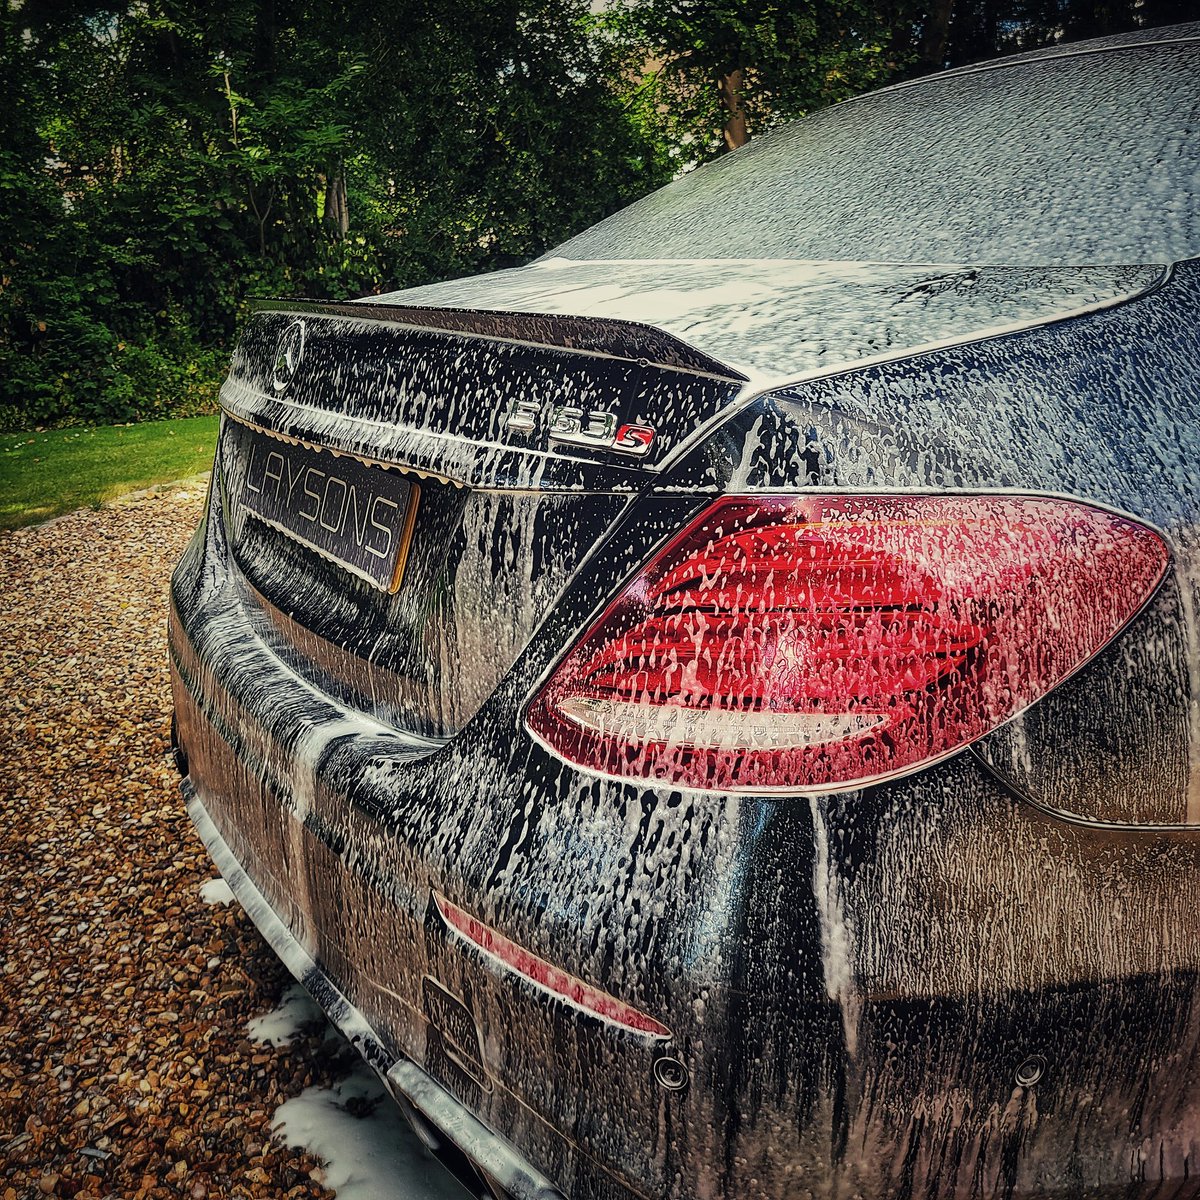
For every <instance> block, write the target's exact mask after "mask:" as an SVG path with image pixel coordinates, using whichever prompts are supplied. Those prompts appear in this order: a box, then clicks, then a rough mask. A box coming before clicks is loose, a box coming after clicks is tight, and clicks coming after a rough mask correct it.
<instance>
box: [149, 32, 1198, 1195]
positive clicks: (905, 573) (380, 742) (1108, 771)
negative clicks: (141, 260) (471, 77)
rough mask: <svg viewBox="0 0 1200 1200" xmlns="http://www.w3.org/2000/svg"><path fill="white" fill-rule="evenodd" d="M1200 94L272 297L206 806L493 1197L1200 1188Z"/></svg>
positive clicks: (857, 153) (1045, 93)
mask: <svg viewBox="0 0 1200 1200" xmlns="http://www.w3.org/2000/svg"><path fill="white" fill-rule="evenodd" d="M1198 110H1200V26H1182V27H1177V28H1175V29H1173V30H1166V31H1164V30H1156V31H1153V33H1146V34H1141V35H1129V36H1127V37H1122V38H1118V39H1112V40H1111V41H1109V42H1106V43H1090V44H1087V45H1085V46H1075V47H1056V48H1053V49H1051V50H1048V51H1043V52H1038V53H1035V54H1031V55H1027V56H1024V57H1022V58H1019V59H1014V60H1005V61H1003V62H1000V63H994V64H987V65H986V66H983V67H979V68H970V69H964V70H962V71H956V72H949V73H946V74H943V75H940V76H933V77H930V78H928V79H924V80H921V81H919V82H916V83H913V84H906V85H903V86H899V87H896V88H892V89H888V90H885V91H883V92H879V93H875V94H873V95H871V96H867V97H862V98H860V99H858V100H855V101H853V102H850V103H848V104H845V105H841V106H838V107H836V108H834V109H831V110H828V111H825V112H822V113H818V114H816V115H814V116H813V117H810V118H808V119H807V120H805V121H803V122H800V123H798V124H796V125H793V126H789V127H786V128H784V129H782V130H779V131H777V132H775V133H773V134H770V135H768V136H765V137H763V138H761V139H759V140H757V141H755V142H754V143H752V144H751V145H750V146H749V147H747V148H746V149H744V150H739V151H738V152H736V153H734V154H731V155H728V156H726V157H725V158H723V159H721V160H719V161H717V162H715V163H713V164H711V165H709V166H706V167H704V168H701V169H700V170H697V171H696V172H694V173H693V174H691V175H688V176H685V177H683V178H682V179H680V180H678V181H676V182H675V183H673V184H671V185H670V186H669V187H667V188H666V189H664V190H662V191H661V192H658V193H655V194H654V195H652V196H649V197H647V198H646V199H645V200H643V201H640V202H639V203H638V204H635V205H633V206H632V207H631V208H629V209H627V210H625V211H624V212H622V213H618V214H616V215H615V216H613V217H611V218H609V219H608V220H606V221H604V222H601V223H600V224H599V225H597V226H596V227H594V228H593V229H591V230H588V231H585V232H584V233H583V234H581V235H579V237H577V238H575V239H573V240H572V241H570V242H568V243H566V244H565V245H564V246H561V247H559V248H558V249H557V250H556V251H554V252H552V253H551V254H550V255H548V256H547V257H546V258H544V259H542V260H539V261H538V262H536V263H534V264H532V265H530V266H528V267H524V268H521V269H518V270H512V271H502V272H498V273H497V274H495V275H490V276H484V277H480V278H477V279H467V280H459V281H454V282H450V283H444V284H434V285H430V286H428V287H423V288H416V289H410V290H408V291H405V292H398V293H394V294H392V295H389V296H383V297H376V298H373V299H371V300H369V301H365V302H362V303H345V304H294V303H284V302H280V303H263V304H260V305H259V306H258V308H257V310H256V311H255V312H254V314H253V315H252V317H251V319H250V320H249V322H248V323H247V326H246V328H245V330H244V333H243V336H242V339H241V341H240V343H239V346H238V349H237V351H236V353H235V355H234V359H233V363H232V367H231V370H230V374H229V378H228V379H227V381H226V382H225V385H224V387H223V389H222V406H223V412H224V416H223V425H222V434H221V439H220V445H219V447H218V451H217V461H216V465H215V470H214V476H213V486H212V490H211V496H210V500H209V506H208V511H207V515H206V518H205V520H204V523H203V524H202V526H201V528H200V530H199V531H198V533H197V535H196V538H195V539H194V541H193V542H192V544H191V545H190V547H189V548H188V550H187V552H186V554H185V556H184V559H183V561H182V562H181V563H180V565H179V568H178V569H177V571H176V573H175V576H174V579H173V584H172V602H171V626H170V640H171V659H172V670H173V677H174V683H175V701H176V712H177V722H178V742H179V746H178V755H179V759H180V763H181V766H182V768H183V770H184V773H185V778H184V783H183V787H184V793H185V795H186V797H187V799H188V803H189V806H190V809H191V812H192V815H193V817H194V819H195V821H196V823H197V826H198V828H199V830H200V832H201V834H202V836H203V837H204V839H205V841H206V843H207V845H208V847H209V849H210V852H211V853H212V855H213V857H214V859H215V860H216V862H217V865H218V866H219V867H220V869H221V871H222V873H223V874H224V875H225V876H226V877H227V878H228V880H229V882H230V884H231V886H232V887H233V889H234V891H235V893H236V894H237V896H238V898H239V899H240V900H241V902H242V903H243V904H244V905H245V907H246V908H247V911H248V912H249V913H250V915H251V916H252V917H253V918H254V920H255V921H256V922H257V923H258V924H259V926H260V928H261V929H262V930H263V931H264V933H265V935H266V936H267V937H268V938H269V939H270V940H271V942H272V944H273V945H274V946H275V948H276V949H277V951H278V952H279V953H280V955H281V956H282V957H283V959H284V961H285V962H286V963H287V964H288V966H289V967H290V968H291V969H292V971H293V972H294V973H295V974H296V975H297V976H298V977H299V978H301V979H302V980H303V982H304V983H305V984H306V986H308V987H309V988H310V990H312V991H313V993H314V995H316V997H317V998H318V999H319V1000H320V1001H321V1003H322V1004H323V1005H324V1006H325V1007H326V1009H327V1010H328V1011H329V1012H330V1014H331V1016H332V1017H333V1019H334V1020H335V1021H336V1022H337V1023H338V1024H339V1025H340V1026H341V1027H342V1028H343V1029H344V1030H346V1031H347V1032H348V1033H349V1034H350V1035H351V1036H352V1037H353V1038H355V1040H356V1041H357V1043H358V1044H359V1046H360V1047H361V1049H362V1050H363V1053H364V1054H365V1055H366V1056H367V1058H368V1059H369V1061H370V1062H371V1063H372V1065H373V1066H374V1067H375V1068H376V1069H377V1070H378V1071H379V1072H380V1074H381V1075H382V1076H383V1077H384V1078H385V1079H386V1080H387V1082H388V1085H389V1088H390V1090H391V1092H392V1094H393V1095H394V1096H395V1097H396V1099H397V1102H398V1103H399V1104H400V1105H401V1107H402V1108H403V1109H404V1110H405V1112H406V1113H408V1114H409V1116H410V1117H411V1119H412V1120H413V1121H414V1123H415V1124H416V1125H417V1127H418V1129H419V1130H420V1131H422V1133H423V1134H424V1136H426V1138H427V1139H428V1140H429V1141H430V1142H431V1143H436V1144H437V1145H439V1146H440V1147H441V1149H442V1150H443V1151H445V1152H446V1153H447V1155H449V1156H451V1157H455V1161H456V1162H457V1164H458V1166H459V1168H460V1169H462V1170H464V1171H466V1172H468V1173H470V1174H471V1177H472V1178H473V1179H474V1180H475V1182H476V1184H477V1186H479V1187H485V1186H486V1187H487V1188H489V1189H491V1191H492V1193H493V1194H496V1195H501V1196H517V1197H524V1198H531V1197H542V1198H543V1200H546V1198H548V1197H552V1196H566V1197H573V1198H576V1200H593V1198H594V1200H620V1198H623V1197H624V1198H629V1197H642V1198H646V1200H649V1198H655V1200H657V1198H660V1197H670V1198H673V1200H700V1198H702V1197H703V1198H705V1200H707V1198H710V1197H722V1198H725V1200H735V1198H736V1200H791V1198H792V1197H801V1196H831V1197H832V1196H851V1195H853V1196H861V1197H865V1198H868V1200H869V1198H871V1197H882V1196H889V1197H890V1196H911V1197H922V1198H926V1200H936V1198H939V1197H960V1196H961V1197H965V1196H1025V1197H1088V1198H1094V1197H1103V1196H1112V1197H1116V1196H1122V1197H1130V1196H1144V1197H1149V1196H1167V1195H1171V1196H1183V1195H1190V1194H1191V1192H1189V1191H1188V1189H1189V1188H1190V1187H1193V1186H1194V1184H1192V1183H1190V1182H1189V1181H1191V1180H1194V1179H1195V1177H1196V1176H1197V1173H1198V1171H1200V1166H1198V1164H1200V1111H1198V1104H1197V1099H1196V1094H1197V1084H1198V1083H1200V1057H1198V1056H1200V975H1198V971H1200V938H1198V937H1197V932H1198V930H1200V635H1198V633H1197V630H1198V629H1200V624H1198V620H1200V481H1198V477H1197V471H1196V466H1195V463H1196V459H1197V454H1198V453H1200V320H1198V315H1200V261H1198V257H1200V204H1198V202H1197V197H1196V188H1195V182H1196V173H1197V170H1198V168H1200V142H1198V139H1197V133H1196V128H1195V124H1194V113H1195V112H1196V111H1198ZM729 195H737V196H738V197H739V219H738V221H737V222H735V223H734V224H733V226H732V227H730V228H725V227H724V226H722V227H721V229H720V231H719V234H720V236H719V237H718V236H716V222H717V221H718V217H717V215H716V214H719V213H723V212H725V211H726V206H725V205H724V204H720V203H717V198H718V197H727V196H729ZM715 246H719V247H720V254H721V255H722V257H719V258H715V257H713V255H714V249H713V248H714V247H715ZM622 451H625V453H622ZM259 456H265V457H259ZM272 456H273V457H272ZM267 458H269V459H270V462H271V464H272V465H271V469H270V472H269V475H270V480H271V483H270V486H271V489H272V490H271V494H270V496H269V497H266V498H264V492H263V488H264V481H265V480H267V475H268V472H267V470H266V467H265V465H264V464H265V462H266V461H267ZM313 472H317V473H319V475H320V478H319V479H318V476H317V474H314V473H313ZM305 480H309V481H310V483H312V485H313V486H311V488H310V487H308V486H306V485H305V484H304V481H305ZM331 480H336V481H338V482H337V483H330V482H329V481H331ZM317 484H319V485H320V486H317ZM293 485H294V488H293ZM306 495H307V496H310V497H312V498H311V499H308V500H306V499H305V498H304V497H305V496H306ZM293 500H295V503H293ZM380 506H383V507H382V508H381V507H380ZM389 506H394V509H393V508H392V507H389ZM384 509H386V514H387V515H386V519H385V516H384ZM401 518H403V519H401ZM306 521H307V524H306ZM384 531H386V538H385V532H384ZM377 539H378V540H377ZM385 541H386V545H385ZM401 542H402V543H403V545H401ZM393 556H394V557H393ZM368 559H377V560H378V563H379V564H381V565H377V566H373V565H371V564H370V563H369V562H368ZM452 1148H453V1149H454V1153H453V1155H451V1149H452Z"/></svg>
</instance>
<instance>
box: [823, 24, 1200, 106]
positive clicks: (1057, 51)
mask: <svg viewBox="0 0 1200 1200" xmlns="http://www.w3.org/2000/svg"><path fill="white" fill-rule="evenodd" d="M1180 42H1200V21H1186V22H1182V23H1180V24H1177V25H1161V26H1158V27H1157V28H1153V29H1133V30H1128V31H1126V32H1125V33H1113V34H1109V35H1108V36H1107V37H1101V38H1089V39H1088V40H1087V41H1083V42H1055V43H1054V44H1053V45H1050V46H1039V47H1038V48H1037V49H1036V50H1023V51H1022V52H1021V53H1020V54H1007V55H1004V56H1003V57H1001V58H987V59H984V60H982V61H981V62H976V63H967V64H965V65H964V66H961V67H951V68H950V69H949V70H945V71H937V72H934V73H933V74H930V75H921V76H918V77H917V78H916V79H905V80H903V81H902V82H900V83H893V84H890V85H889V86H888V87H883V88H876V89H875V91H873V92H865V93H863V95H862V96H855V97H852V98H851V99H850V100H848V101H846V102H845V103H847V104H852V103H853V102H854V100H861V99H863V98H864V97H865V96H877V95H879V94H880V93H882V92H898V91H901V90H902V89H904V88H913V87H919V86H920V85H921V84H923V83H926V82H928V81H929V80H932V79H947V78H954V77H957V76H963V75H978V74H981V73H982V72H984V71H1002V70H1004V69H1005V68H1006V67H1016V66H1020V65H1022V64H1023V63H1036V62H1046V61H1049V60H1053V59H1062V58H1078V57H1079V56H1081V55H1084V54H1107V53H1112V52H1115V51H1120V50H1125V49H1129V48H1130V47H1139V46H1141V47H1144V46H1166V45H1175V44H1178V43H1180Z"/></svg>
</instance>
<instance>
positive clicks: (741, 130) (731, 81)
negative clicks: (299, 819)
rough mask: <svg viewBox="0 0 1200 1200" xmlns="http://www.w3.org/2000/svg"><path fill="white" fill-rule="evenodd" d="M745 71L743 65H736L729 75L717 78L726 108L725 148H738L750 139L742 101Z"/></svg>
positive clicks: (722, 103) (718, 87)
mask: <svg viewBox="0 0 1200 1200" xmlns="http://www.w3.org/2000/svg"><path fill="white" fill-rule="evenodd" d="M744 80H745V72H744V71H743V70H742V68H741V67H735V68H734V69H733V70H732V71H730V72H729V74H728V75H722V76H721V77H720V79H718V80H717V90H718V91H719V92H720V94H721V107H722V108H723V109H724V110H725V128H724V130H723V133H724V137H725V149H726V150H736V149H737V148H738V147H739V146H744V145H745V144H746V143H747V142H748V141H749V140H750V133H749V131H748V130H747V128H746V106H745V105H744V104H743V103H742V84H743V82H744Z"/></svg>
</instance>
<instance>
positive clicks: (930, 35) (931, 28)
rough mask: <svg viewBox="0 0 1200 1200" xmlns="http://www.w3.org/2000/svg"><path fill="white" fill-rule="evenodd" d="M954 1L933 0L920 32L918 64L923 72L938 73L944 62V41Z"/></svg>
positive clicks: (947, 33)
mask: <svg viewBox="0 0 1200 1200" xmlns="http://www.w3.org/2000/svg"><path fill="white" fill-rule="evenodd" d="M953 10H954V0H933V3H932V4H931V5H930V6H929V11H928V12H927V13H926V15H925V28H924V29H923V30H922V32H921V52H920V64H921V69H922V70H923V71H940V70H941V69H942V67H943V66H944V65H945V61H946V39H947V37H948V36H949V32H950V14H951V12H953Z"/></svg>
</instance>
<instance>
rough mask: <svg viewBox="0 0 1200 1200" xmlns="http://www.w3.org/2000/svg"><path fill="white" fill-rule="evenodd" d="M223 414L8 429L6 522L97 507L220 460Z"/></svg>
mask: <svg viewBox="0 0 1200 1200" xmlns="http://www.w3.org/2000/svg"><path fill="white" fill-rule="evenodd" d="M216 441H217V418H216V417H215V416H211V417H188V418H186V419H184V420H179V421H146V422H144V423H143V424H139V425H108V426H102V427H100V428H98V429H52V430H48V431H47V432H44V433H5V434H0V529H16V528H17V527H18V526H20V525H32V524H34V523H35V522H37V521H46V520H48V519H49V518H50V517H57V516H58V515H59V514H60V513H65V512H72V511H73V510H74V509H77V508H87V507H96V506H98V505H100V504H103V503H104V502H105V501H106V500H112V499H114V498H115V497H117V496H120V495H123V494H124V493H125V492H136V491H139V490H140V489H141V488H147V487H151V486H152V485H153V484H156V483H169V482H171V481H172V480H175V479H190V478H191V477H192V476H194V475H199V474H200V473H201V472H202V471H207V470H208V469H209V468H210V467H211V466H212V458H213V448H214V447H215V445H216Z"/></svg>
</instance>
